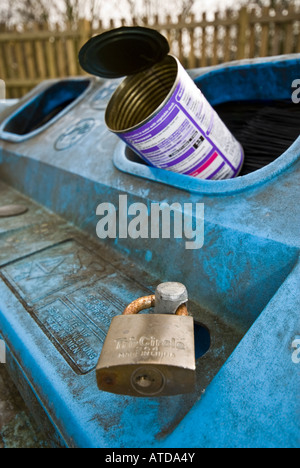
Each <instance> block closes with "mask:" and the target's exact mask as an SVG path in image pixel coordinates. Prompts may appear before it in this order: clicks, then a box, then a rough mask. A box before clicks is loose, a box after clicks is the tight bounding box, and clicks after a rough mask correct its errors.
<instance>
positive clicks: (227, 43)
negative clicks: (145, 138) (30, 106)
mask: <svg viewBox="0 0 300 468" xmlns="http://www.w3.org/2000/svg"><path fill="white" fill-rule="evenodd" d="M132 24H134V25H137V24H138V25H139V26H148V27H151V28H153V29H157V30H159V31H160V32H161V33H162V34H164V35H165V36H166V38H167V39H168V41H169V44H170V47H171V52H172V53H173V54H174V55H176V56H177V57H178V58H179V59H180V61H181V62H182V64H183V65H184V66H185V67H186V68H195V67H203V66H208V65H215V64H219V63H223V62H227V61H232V60H237V59H243V58H254V57H264V56H272V55H280V54H289V53H297V52H300V14H299V11H297V10H296V9H295V7H290V8H289V9H288V10H286V11H281V10H274V9H270V8H268V7H266V8H263V9H260V10H254V9H253V10H249V9H247V8H246V7H245V8H242V9H241V10H240V11H239V12H236V13H234V12H232V11H227V12H226V13H224V14H220V13H216V14H215V15H214V18H213V19H209V20H208V18H207V16H206V14H203V15H202V17H201V18H196V17H195V16H193V15H192V16H190V17H189V18H187V19H185V20H183V18H181V17H179V18H178V20H177V22H174V21H172V20H171V18H170V17H167V18H166V19H165V20H164V21H163V22H161V21H159V20H158V18H155V20H154V21H152V22H148V21H147V19H143V20H139V21H137V20H135V19H133V21H132V23H131V25H132ZM121 25H130V24H129V23H126V22H125V20H122V21H121V22H118V23H117V22H116V23H114V22H113V21H111V22H110V25H109V27H107V26H106V27H104V26H103V24H102V23H101V22H99V23H98V24H96V25H95V24H94V23H93V25H92V23H91V22H89V21H87V20H81V21H80V23H79V25H78V28H76V29H72V28H71V27H69V28H64V29H63V30H62V29H61V28H60V27H59V26H56V27H55V28H53V29H52V30H40V29H38V28H33V29H31V30H23V31H22V32H18V31H17V30H16V28H15V29H14V30H9V31H7V30H6V31H4V32H0V79H3V80H4V81H5V82H6V89H7V97H10V98H13V97H20V96H22V95H23V94H25V93H26V92H28V91H29V90H30V89H31V88H33V87H34V86H35V85H37V84H38V83H39V82H41V81H43V80H45V79H47V78H57V77H65V76H72V75H73V76H74V75H82V74H84V72H83V70H82V69H81V68H80V66H79V63H78V59H77V57H78V51H79V49H80V47H81V46H82V45H83V44H84V43H85V42H86V41H87V39H88V38H90V37H91V36H92V35H94V34H100V33H101V32H103V31H104V30H106V29H112V28H115V27H119V26H121Z"/></svg>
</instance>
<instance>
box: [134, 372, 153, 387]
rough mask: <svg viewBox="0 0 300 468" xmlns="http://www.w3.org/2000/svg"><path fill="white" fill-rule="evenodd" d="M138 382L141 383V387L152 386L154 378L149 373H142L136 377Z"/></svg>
mask: <svg viewBox="0 0 300 468" xmlns="http://www.w3.org/2000/svg"><path fill="white" fill-rule="evenodd" d="M135 382H136V384H137V385H139V386H140V387H144V388H147V387H150V385H152V383H153V382H154V379H153V378H152V379H151V377H150V376H149V375H140V376H138V377H137V378H136V380H135Z"/></svg>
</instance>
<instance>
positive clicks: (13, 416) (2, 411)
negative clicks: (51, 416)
mask: <svg viewBox="0 0 300 468" xmlns="http://www.w3.org/2000/svg"><path fill="white" fill-rule="evenodd" d="M0 448H48V445H47V441H46V440H45V439H44V436H43V434H41V433H40V432H39V430H38V428H37V426H36V424H35V422H34V420H33V418H32V417H31V415H30V414H29V411H28V409H27V408H26V405H25V403H24V401H23V400H22V398H21V396H20V394H19V392H18V390H17V389H16V387H15V385H14V383H13V381H12V380H11V378H10V377H9V375H8V373H7V371H6V368H5V364H0Z"/></svg>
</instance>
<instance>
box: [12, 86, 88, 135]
mask: <svg viewBox="0 0 300 468" xmlns="http://www.w3.org/2000/svg"><path fill="white" fill-rule="evenodd" d="M89 84H90V80H62V81H60V82H59V83H55V84H54V85H52V86H50V87H49V88H47V89H46V90H45V91H43V92H41V93H40V94H38V95H37V96H35V97H34V98H33V99H32V100H30V101H29V102H28V103H27V105H25V106H24V107H22V108H21V109H20V110H19V111H17V113H15V114H14V115H13V116H12V117H11V118H10V119H9V120H8V122H7V123H6V125H5V127H4V128H3V130H4V131H5V132H8V133H13V134H15V135H28V134H29V133H32V132H33V131H35V130H37V129H39V128H41V127H43V126H44V125H46V124H47V123H49V122H50V121H51V120H52V119H53V118H54V117H55V116H57V115H58V114H59V113H60V112H62V111H63V110H64V109H65V108H66V107H67V106H69V105H70V104H72V103H73V102H74V101H75V100H76V99H77V98H78V97H79V96H80V95H82V93H83V92H84V91H85V90H86V89H87V87H88V86H89Z"/></svg>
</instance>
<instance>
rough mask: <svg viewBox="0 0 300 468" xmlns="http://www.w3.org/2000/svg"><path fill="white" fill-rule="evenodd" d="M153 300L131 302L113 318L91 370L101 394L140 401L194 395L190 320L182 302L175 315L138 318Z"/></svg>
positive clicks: (193, 352) (147, 298) (147, 297)
mask: <svg viewBox="0 0 300 468" xmlns="http://www.w3.org/2000/svg"><path fill="white" fill-rule="evenodd" d="M154 305H155V296H146V297H143V298H140V299H138V300H136V301H134V302H133V303H131V304H130V305H129V306H128V307H127V308H126V309H125V311H124V313H123V315H119V316H116V317H114V318H113V320H112V323H111V326H110V329H109V331H108V334H107V337H106V340H105V343H104V345H103V349H102V353H101V356H100V359H99V361H98V365H97V368H96V375H97V384H98V387H99V389H100V390H103V391H106V392H112V393H117V394H123V395H132V396H139V397H155V396H167V395H176V394H183V393H190V392H192V391H194V385H195V345H194V320H193V317H190V316H189V315H188V312H187V308H186V305H185V304H182V305H180V306H179V308H178V309H177V312H176V315H170V314H155V313H154V314H140V315H136V314H137V313H138V312H139V311H141V310H143V309H147V308H149V307H153V306H154Z"/></svg>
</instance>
